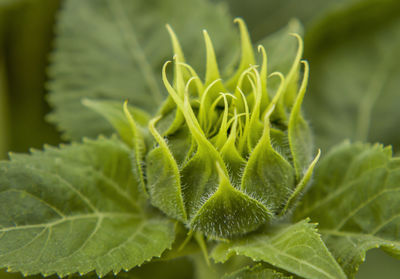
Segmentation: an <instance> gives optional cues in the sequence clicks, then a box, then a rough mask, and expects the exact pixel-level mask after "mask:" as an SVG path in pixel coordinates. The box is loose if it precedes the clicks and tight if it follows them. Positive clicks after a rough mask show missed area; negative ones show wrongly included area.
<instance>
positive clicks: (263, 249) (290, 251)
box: [211, 220, 346, 279]
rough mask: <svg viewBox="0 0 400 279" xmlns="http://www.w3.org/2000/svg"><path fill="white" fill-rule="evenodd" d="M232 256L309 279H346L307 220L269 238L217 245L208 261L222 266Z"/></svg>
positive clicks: (252, 237)
mask: <svg viewBox="0 0 400 279" xmlns="http://www.w3.org/2000/svg"><path fill="white" fill-rule="evenodd" d="M233 255H243V256H247V257H250V258H251V259H252V260H253V261H264V262H267V263H269V264H271V265H273V266H275V267H277V268H282V269H284V270H287V271H288V272H291V273H294V274H297V275H299V276H302V277H305V278H309V279H313V278H315V279H316V278H321V279H322V278H332V279H339V278H346V276H345V275H344V273H343V271H342V269H341V268H340V266H339V265H338V264H337V262H336V261H335V259H334V258H333V257H332V255H331V254H330V252H329V251H328V249H327V248H326V246H325V244H324V243H323V242H322V240H321V239H320V236H319V234H318V233H317V231H316V229H315V225H314V224H310V223H308V221H307V220H303V221H300V222H298V223H297V224H294V225H289V226H287V227H285V228H284V229H281V230H279V231H278V232H275V233H274V234H272V235H267V234H258V235H253V236H248V237H246V238H245V239H242V240H240V239H239V240H236V241H231V242H227V243H220V244H218V245H217V246H216V248H215V249H214V251H213V252H212V254H211V257H212V258H213V259H214V260H215V261H217V262H225V261H226V260H228V259H229V258H230V257H231V256H233Z"/></svg>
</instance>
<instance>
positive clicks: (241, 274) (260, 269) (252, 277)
mask: <svg viewBox="0 0 400 279" xmlns="http://www.w3.org/2000/svg"><path fill="white" fill-rule="evenodd" d="M291 278H293V277H292V276H285V275H283V274H282V273H280V272H277V271H275V270H273V269H270V268H266V267H264V266H263V265H262V264H257V265H255V266H247V267H244V268H241V269H239V270H238V271H235V272H233V273H231V274H228V275H225V276H224V277H223V279H291Z"/></svg>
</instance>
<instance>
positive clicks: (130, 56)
mask: <svg viewBox="0 0 400 279" xmlns="http://www.w3.org/2000/svg"><path fill="white" fill-rule="evenodd" d="M193 15H195V16H193ZM166 23H169V24H170V25H171V26H172V27H173V28H174V30H175V31H176V33H177V34H178V35H179V37H180V38H181V40H180V41H181V44H182V46H183V49H184V50H185V53H187V60H188V61H189V62H190V63H191V64H193V65H200V66H203V61H204V59H203V57H204V54H203V50H202V49H201V48H198V44H199V43H200V42H199V39H200V38H201V36H198V35H199V34H200V30H202V29H203V28H206V29H207V30H208V31H209V33H210V34H211V36H212V37H213V38H214V37H215V41H216V43H215V48H216V50H217V53H221V52H222V51H223V53H224V57H225V59H229V58H230V54H229V53H231V48H230V47H227V46H230V45H231V44H232V43H235V42H236V41H235V40H234V39H233V38H234V29H233V28H232V23H231V18H230V16H229V15H228V14H227V11H226V8H225V7H223V6H221V5H216V4H211V3H209V2H208V1H203V0H188V1H179V0H156V1H152V2H149V1H145V0H116V1H110V0H87V1H81V0H66V1H65V3H64V6H63V9H62V11H61V13H60V17H59V22H58V26H57V34H58V36H57V40H56V49H55V51H54V53H53V55H52V59H51V60H52V64H51V67H50V72H49V73H50V83H49V89H50V91H51V94H50V96H49V101H50V103H51V104H52V105H53V107H54V109H55V110H54V112H53V113H52V114H51V115H50V119H51V121H52V122H54V123H57V124H58V126H59V128H60V129H61V130H62V131H63V132H64V134H65V136H66V137H68V138H72V139H79V138H81V137H82V136H91V137H93V136H96V135H98V134H100V133H109V132H110V125H109V124H108V123H107V122H106V121H104V120H103V121H101V120H99V119H98V117H97V115H96V114H94V113H93V112H92V111H90V110H88V109H86V108H84V107H83V106H82V104H81V99H82V98H83V97H87V98H95V99H105V100H117V101H123V100H125V99H129V103H130V104H131V105H133V106H136V107H140V108H142V109H145V110H147V111H149V112H155V111H156V109H157V108H158V107H159V105H160V104H161V102H162V101H163V99H164V95H165V92H164V89H163V86H162V85H161V78H160V73H161V65H162V63H164V62H165V61H166V60H167V59H171V57H172V56H173V54H171V47H170V40H169V38H168V33H167V30H166V28H165V24H166ZM193 30H199V34H198V33H196V32H193Z"/></svg>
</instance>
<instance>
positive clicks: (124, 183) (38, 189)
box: [0, 138, 174, 277]
mask: <svg viewBox="0 0 400 279" xmlns="http://www.w3.org/2000/svg"><path fill="white" fill-rule="evenodd" d="M131 169H132V166H131V160H130V149H129V148H128V147H127V146H126V145H125V144H123V143H122V142H120V141H119V140H117V139H104V138H100V139H98V140H96V141H93V140H85V141H84V143H83V144H72V145H69V146H63V147H61V148H60V149H57V148H50V147H48V148H46V149H45V151H44V152H39V151H33V153H32V154H31V155H12V156H11V161H8V162H1V163H0V212H2V215H1V218H0V234H1V238H0V247H1V250H0V267H1V268H3V267H7V268H9V269H10V270H12V271H20V272H22V273H23V274H38V273H42V274H44V275H51V274H54V273H56V274H57V275H59V276H61V277H63V276H66V275H69V274H73V273H77V272H79V273H82V274H85V273H88V272H90V271H93V270H95V271H96V273H97V274H98V275H99V276H104V275H106V274H107V273H109V272H110V271H113V272H114V273H118V272H119V271H121V270H129V269H131V268H133V267H135V266H138V265H141V264H143V263H144V262H146V261H149V260H151V259H152V258H153V257H160V256H161V253H162V252H163V251H164V250H166V249H168V248H170V247H171V245H172V242H173V240H174V226H173V222H172V221H169V220H167V219H164V218H162V217H158V216H157V215H154V214H150V213H148V212H147V211H145V210H144V207H143V202H144V200H143V198H141V194H140V189H138V182H137V178H136V177H134V176H133V174H132V171H131ZM5 174H7V175H5Z"/></svg>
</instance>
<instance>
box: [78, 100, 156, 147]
mask: <svg viewBox="0 0 400 279" xmlns="http://www.w3.org/2000/svg"><path fill="white" fill-rule="evenodd" d="M82 103H83V105H85V106H86V107H88V108H90V109H92V110H93V111H95V112H97V113H98V114H100V115H101V116H103V117H104V118H105V119H107V121H108V122H109V123H110V124H111V125H112V126H113V128H114V129H115V130H116V131H117V132H118V135H119V136H120V137H121V139H122V140H123V141H124V142H125V143H126V144H128V145H131V146H132V145H133V138H134V137H135V135H134V134H133V131H132V127H131V124H130V122H129V119H128V117H127V116H126V115H125V114H124V110H123V103H122V102H116V101H101V100H89V99H83V101H82ZM127 108H128V111H129V114H130V115H132V117H133V119H134V120H135V122H137V123H138V124H139V125H140V128H141V132H142V133H145V131H144V130H145V129H146V128H147V124H148V122H149V120H150V115H149V114H148V113H147V112H145V111H143V110H141V109H139V108H135V107H131V106H128V107H127ZM138 129H139V127H138Z"/></svg>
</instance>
